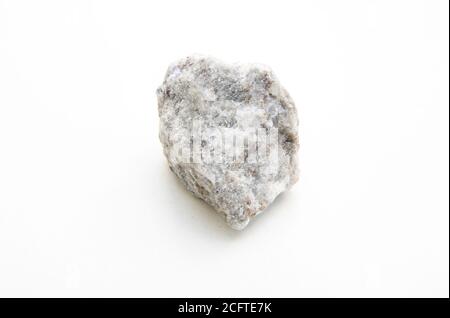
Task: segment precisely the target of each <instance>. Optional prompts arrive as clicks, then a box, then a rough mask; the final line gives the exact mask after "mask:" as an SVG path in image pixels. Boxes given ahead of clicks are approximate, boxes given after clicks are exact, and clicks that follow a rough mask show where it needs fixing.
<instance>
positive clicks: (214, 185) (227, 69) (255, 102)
mask: <svg viewBox="0 0 450 318" xmlns="http://www.w3.org/2000/svg"><path fill="white" fill-rule="evenodd" d="M157 95H158V112H159V117H160V130H159V138H160V140H161V143H162V145H163V148H164V154H165V156H166V158H167V160H168V163H169V167H170V169H171V170H172V171H173V172H174V173H175V174H176V175H177V176H178V178H179V179H180V180H181V181H182V183H183V184H184V185H185V186H186V188H187V189H188V190H189V191H190V192H192V193H193V194H194V195H195V196H196V197H198V198H200V199H202V200H204V201H206V202H207V203H208V204H210V205H211V206H212V207H214V209H216V210H217V211H218V212H219V213H221V214H223V215H224V216H225V219H226V221H227V223H228V224H229V225H230V226H231V227H232V228H234V229H238V230H240V229H243V228H244V227H246V226H247V224H248V223H249V221H250V219H252V218H253V217H254V216H256V215H257V214H258V213H260V212H262V211H263V210H264V209H265V208H266V207H267V206H268V205H269V204H270V203H272V202H273V200H274V199H275V198H276V197H277V196H278V195H279V194H280V193H282V192H284V191H286V190H287V189H289V188H290V187H291V186H292V185H293V184H294V183H295V182H296V181H297V179H298V169H297V152H298V148H299V145H298V118H297V111H296V108H295V105H294V102H293V101H292V99H291V98H290V96H289V94H288V93H287V91H286V90H285V89H284V88H283V87H282V86H281V85H280V83H279V82H278V79H277V78H276V77H275V75H274V74H273V72H272V71H271V69H270V68H268V67H267V66H264V65H259V64H235V65H234V64H233V65H228V64H225V63H222V62H220V61H218V60H216V59H213V58H210V57H204V56H190V57H187V58H184V59H181V60H179V61H177V62H175V63H173V64H172V65H171V66H169V68H168V70H167V73H166V76H165V78H164V82H163V84H162V85H161V86H160V87H159V88H158V90H157Z"/></svg>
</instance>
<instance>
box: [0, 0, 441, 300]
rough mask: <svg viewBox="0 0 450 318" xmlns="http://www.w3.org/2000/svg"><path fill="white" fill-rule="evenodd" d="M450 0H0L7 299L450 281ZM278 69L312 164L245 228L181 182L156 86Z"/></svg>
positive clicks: (424, 288)
mask: <svg viewBox="0 0 450 318" xmlns="http://www.w3.org/2000/svg"><path fill="white" fill-rule="evenodd" d="M448 10H449V8H448V1H445V0H442V1H279V0H277V1H230V0H227V1H3V0H2V1H0V296H105V297H106V296H138V297H139V296H153V297H170V296H178V297H188V296H189V297H194V296H199V297H202V296H205V297H206V296H209V297H220V296H223V297H225V296H226V297H231V296H234V297H240V296H255V297H256V296H281V297H283V296H285V297H291V296H292V297H319V296H320V297H335V296H341V297H348V296H352V297H366V296H375V297H379V296H384V297H391V296H401V297H410V296H424V297H428V296H438V297H439V296H440V297H448V296H449V290H448V288H449V241H448V240H449V214H448V202H449V196H448V191H449V179H448V176H449V170H448V162H449V156H448V155H449V148H448V132H449V121H448V116H449V90H448V85H449V72H448V71H449V42H448V36H449V34H448V31H449V16H448V12H449V11H448ZM191 53H203V54H209V55H213V56H215V57H217V58H219V59H222V60H224V61H226V62H236V61H240V62H259V63H264V64H268V65H270V66H271V67H272V68H273V70H274V71H275V73H276V74H277V75H278V77H279V78H280V80H281V82H282V84H283V85H284V86H285V87H286V88H287V89H288V90H289V92H290V93H291V95H292V97H293V98H294V100H295V101H296V104H297V107H298V111H299V115H300V124H301V127H300V132H301V135H300V139H301V149H300V151H301V153H300V168H301V179H300V181H299V183H298V184H297V185H296V186H295V187H294V188H293V189H292V191H290V192H288V193H285V194H284V195H282V196H281V197H279V198H278V199H277V200H276V201H275V203H274V204H273V205H272V206H271V207H270V208H269V209H268V210H267V211H266V213H263V214H261V215H260V216H258V217H257V218H256V219H255V221H254V222H253V223H251V224H250V226H249V227H248V228H247V229H245V231H243V232H235V231H233V230H231V229H228V228H227V227H226V225H225V222H224V221H223V220H222V219H221V218H220V217H219V216H218V215H216V214H215V213H214V211H213V210H212V209H211V208H209V207H208V206H207V205H205V204H204V203H202V202H201V201H199V200H197V199H195V198H193V197H192V195H191V194H189V193H188V192H186V191H185V190H184V189H183V187H182V186H181V185H180V183H178V181H177V180H176V179H175V177H174V176H173V175H172V174H171V172H170V171H169V169H168V167H167V163H166V161H165V158H164V156H163V154H162V148H161V145H160V143H159V140H158V115H157V105H156V95H155V90H156V88H157V87H158V85H159V84H160V83H161V82H162V80H163V77H164V74H165V71H166V68H167V66H168V65H169V63H171V62H172V61H174V60H176V59H178V58H181V57H184V56H186V55H188V54H191Z"/></svg>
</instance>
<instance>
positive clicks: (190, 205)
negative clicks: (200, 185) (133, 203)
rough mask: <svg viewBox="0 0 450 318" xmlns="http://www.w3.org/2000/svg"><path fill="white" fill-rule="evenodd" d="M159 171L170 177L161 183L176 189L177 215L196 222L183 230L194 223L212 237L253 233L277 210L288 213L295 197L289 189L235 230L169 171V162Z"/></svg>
mask: <svg viewBox="0 0 450 318" xmlns="http://www.w3.org/2000/svg"><path fill="white" fill-rule="evenodd" d="M160 171H161V174H163V176H161V178H163V179H165V180H167V184H166V185H162V186H167V187H168V188H169V190H170V191H173V197H174V200H176V201H177V204H176V206H178V207H179V209H178V208H177V209H176V210H175V211H173V212H174V213H175V214H176V215H174V217H176V218H180V219H183V218H186V214H187V215H188V218H189V219H191V220H193V222H189V224H188V225H184V229H185V227H186V226H193V227H194V228H193V229H192V231H196V232H201V233H204V234H205V235H207V236H208V237H209V238H211V236H215V237H217V236H222V237H225V238H227V239H237V238H239V237H241V236H242V235H246V234H248V233H250V232H253V231H254V230H255V228H256V227H258V226H263V225H264V223H265V222H271V216H272V217H273V216H274V215H275V213H278V214H279V213H283V214H287V213H289V212H290V211H287V209H286V206H287V203H288V202H289V201H290V199H292V197H291V196H292V195H291V194H290V193H289V191H288V192H283V193H281V194H280V195H278V196H277V197H276V198H275V200H274V201H273V202H272V204H270V205H269V206H268V207H267V208H266V209H265V210H264V211H263V212H262V213H260V214H259V215H258V216H256V217H255V218H253V219H252V220H251V221H250V223H249V225H248V226H247V227H246V228H245V229H244V230H242V231H236V230H233V229H231V228H230V227H229V226H228V225H227V224H226V221H225V219H224V217H223V216H222V215H220V214H219V213H217V211H215V210H214V208H213V207H211V206H210V205H208V204H207V203H206V202H204V201H203V200H201V199H199V198H197V197H195V196H194V195H193V194H192V193H191V192H189V191H188V190H187V189H186V187H185V186H184V185H183V183H182V182H181V180H179V179H178V177H177V176H176V175H175V174H174V173H173V172H172V171H170V169H169V167H168V165H167V163H165V162H164V163H163V164H162V167H161V170H160ZM294 212H295V211H294ZM181 213H184V215H178V214H181ZM285 217H286V218H288V217H289V216H288V215H285ZM266 226H267V225H266Z"/></svg>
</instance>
